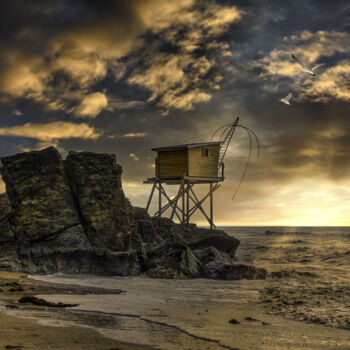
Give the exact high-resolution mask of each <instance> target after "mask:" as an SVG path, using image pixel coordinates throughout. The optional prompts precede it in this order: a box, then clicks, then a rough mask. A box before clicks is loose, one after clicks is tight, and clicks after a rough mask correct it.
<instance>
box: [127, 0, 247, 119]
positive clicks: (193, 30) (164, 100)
mask: <svg viewBox="0 0 350 350" xmlns="http://www.w3.org/2000/svg"><path fill="white" fill-rule="evenodd" d="M181 5H182V7H181V6H180V8H178V9H177V11H176V12H172V9H173V7H172V6H170V5H169V7H168V12H166V13H167V15H164V16H161V21H160V22H159V21H158V19H157V16H155V17H153V22H150V23H149V24H148V25H149V26H151V29H152V30H153V31H155V32H157V31H161V30H162V31H163V32H162V33H161V35H163V36H164V39H165V40H167V41H169V42H171V43H172V44H174V45H176V46H177V47H179V48H180V50H179V52H177V53H176V54H175V53H161V54H159V53H156V52H154V50H155V49H157V48H155V49H154V48H153V49H152V47H150V48H149V50H148V53H147V54H146V55H145V56H144V60H145V61H146V65H148V68H147V69H146V70H144V71H138V72H135V73H134V74H132V75H131V76H130V77H129V79H128V82H129V83H130V84H137V85H140V86H143V87H145V88H146V89H148V90H150V92H151V96H150V97H149V99H148V102H153V101H155V102H156V105H157V106H159V107H161V108H162V109H163V114H167V112H168V109H170V108H175V109H181V110H191V109H193V108H194V104H196V103H201V102H206V101H208V100H210V99H211V95H210V92H209V91H208V90H210V89H212V90H218V89H220V85H219V81H220V79H221V77H219V76H214V77H210V78H209V76H208V73H209V72H210V70H211V69H212V68H213V67H214V66H215V64H216V61H215V59H210V60H209V59H207V58H206V57H204V56H203V57H200V58H198V57H195V56H193V55H192V52H193V51H194V50H196V49H197V48H199V46H200V45H202V46H203V45H205V47H206V48H207V49H208V50H210V49H219V50H220V51H221V53H222V56H231V52H230V51H229V46H228V44H227V43H218V42H216V41H215V40H214V39H215V37H216V36H218V35H220V34H222V33H224V32H225V31H226V30H227V29H228V27H229V25H230V24H232V23H234V22H236V21H239V20H240V19H241V17H242V16H243V13H244V12H243V11H241V10H239V9H238V8H237V7H235V6H230V7H229V6H221V5H217V4H213V3H210V4H207V5H206V7H205V8H204V9H203V8H202V9H201V10H198V9H197V8H196V7H194V6H192V5H193V1H182V2H181ZM165 19H166V20H165ZM146 22H147V21H146ZM147 23H148V22H147ZM165 23H166V24H167V25H166V26H165ZM166 28H167V30H165V29H166ZM184 28H186V30H184V31H183V29H184ZM181 31H183V32H184V33H185V34H183V37H182V38H181V39H180V40H179V39H178V37H179V33H180V32H181ZM207 39H210V40H207ZM215 44H216V45H215Z"/></svg>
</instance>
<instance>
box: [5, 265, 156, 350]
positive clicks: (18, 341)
mask: <svg viewBox="0 0 350 350" xmlns="http://www.w3.org/2000/svg"><path fill="white" fill-rule="evenodd" d="M24 281H25V282H24ZM31 282H33V280H29V279H27V275H25V274H21V273H11V272H3V271H1V272H0V285H1V287H0V288H1V293H0V301H1V304H3V305H5V308H6V307H7V309H11V308H16V307H18V308H22V309H23V315H24V313H25V311H28V310H30V309H46V310H47V309H51V312H55V311H58V312H62V311H63V312H64V310H55V308H45V307H39V306H37V307H35V306H33V305H32V306H29V305H20V304H18V302H17V301H18V300H19V299H20V298H21V297H22V296H23V295H24V294H32V293H33V294H35V293H37V292H39V291H40V286H38V285H37V284H36V283H31ZM21 286H23V287H24V291H20V290H17V291H16V290H13V291H10V290H11V289H20V288H21ZM42 287H43V286H42ZM65 287H66V286H65ZM52 288H53V289H55V286H52ZM29 289H30V291H28V290H29ZM49 289H50V288H49ZM43 290H45V287H44V289H42V290H41V291H43ZM56 290H57V288H56ZM69 290H70V288H66V291H67V292H69ZM71 292H72V291H71ZM100 321H101V320H100ZM86 322H89V320H86ZM90 322H92V320H90ZM93 322H94V323H95V324H98V322H99V320H98V317H96V318H95V319H94V320H93ZM0 348H1V349H16V350H20V349H28V350H32V349H33V350H34V349H67V350H68V349H72V350H80V349H81V350H83V349H84V350H90V349H91V350H93V349H98V350H117V349H119V350H124V349H125V350H139V349H151V348H150V347H146V346H138V345H135V344H127V343H122V342H118V341H116V340H114V339H110V338H107V337H104V336H103V335H101V333H100V332H98V331H96V330H93V329H91V328H86V327H78V326H69V327H58V326H55V327H53V326H45V325H42V324H39V323H38V322H37V320H35V319H34V318H28V317H26V318H20V317H13V316H11V315H9V314H8V313H5V312H0Z"/></svg>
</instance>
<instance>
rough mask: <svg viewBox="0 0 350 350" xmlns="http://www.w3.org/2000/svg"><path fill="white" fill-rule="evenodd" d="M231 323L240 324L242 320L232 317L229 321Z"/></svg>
mask: <svg viewBox="0 0 350 350" xmlns="http://www.w3.org/2000/svg"><path fill="white" fill-rule="evenodd" d="M228 322H229V323H231V324H239V323H240V322H239V321H237V320H236V319H235V318H231V319H230V321H228Z"/></svg>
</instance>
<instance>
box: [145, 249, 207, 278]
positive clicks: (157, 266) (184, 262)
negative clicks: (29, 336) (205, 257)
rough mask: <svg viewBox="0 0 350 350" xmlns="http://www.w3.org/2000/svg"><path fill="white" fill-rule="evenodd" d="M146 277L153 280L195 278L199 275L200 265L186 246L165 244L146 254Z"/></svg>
mask: <svg viewBox="0 0 350 350" xmlns="http://www.w3.org/2000/svg"><path fill="white" fill-rule="evenodd" d="M147 275H148V276H151V277H155V278H182V279H184V278H195V277H199V276H200V275H201V265H200V262H199V261H198V260H197V258H196V257H195V256H194V254H193V253H192V251H191V250H190V249H189V248H188V247H187V246H186V245H183V244H181V243H176V244H175V243H172V244H169V243H165V244H164V245H162V246H159V247H158V248H157V249H155V250H154V251H152V253H150V254H148V260H147Z"/></svg>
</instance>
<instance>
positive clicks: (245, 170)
mask: <svg viewBox="0 0 350 350" xmlns="http://www.w3.org/2000/svg"><path fill="white" fill-rule="evenodd" d="M236 126H237V127H239V128H242V129H244V130H245V131H246V133H247V134H248V137H249V154H248V157H241V158H247V161H246V164H245V166H244V170H243V173H242V176H241V178H240V180H239V183H238V185H237V187H236V189H235V191H234V193H233V196H232V200H234V199H235V197H236V195H237V193H238V191H239V189H240V187H241V185H242V182H243V180H244V178H245V175H246V173H247V170H248V166H249V162H250V159H251V156H252V149H253V147H252V135H253V136H254V138H255V140H256V144H257V157H259V156H260V142H259V138H258V136H257V135H256V134H255V132H254V131H253V130H251V129H249V128H247V127H246V126H243V125H240V124H237V125H236ZM231 127H232V124H226V125H222V126H220V127H218V128H217V129H216V130H215V131H214V132H213V134H212V137H211V141H213V139H214V137H215V135H216V134H217V133H218V131H219V130H221V129H223V128H225V129H224V130H223V131H222V132H221V134H220V137H219V140H221V139H222V137H223V135H224V134H225V132H227V128H231ZM237 158H238V157H237Z"/></svg>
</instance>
